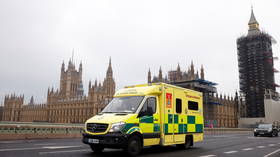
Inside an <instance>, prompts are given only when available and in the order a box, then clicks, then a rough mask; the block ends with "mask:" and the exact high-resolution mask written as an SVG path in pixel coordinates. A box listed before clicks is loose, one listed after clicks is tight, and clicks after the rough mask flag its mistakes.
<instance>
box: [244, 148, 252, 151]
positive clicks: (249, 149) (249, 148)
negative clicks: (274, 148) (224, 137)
mask: <svg viewBox="0 0 280 157" xmlns="http://www.w3.org/2000/svg"><path fill="white" fill-rule="evenodd" d="M253 149H254V148H244V149H242V150H245V151H247V150H253Z"/></svg>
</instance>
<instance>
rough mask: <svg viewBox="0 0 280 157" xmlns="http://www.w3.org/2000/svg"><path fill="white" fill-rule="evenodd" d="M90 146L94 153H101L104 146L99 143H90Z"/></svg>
mask: <svg viewBox="0 0 280 157" xmlns="http://www.w3.org/2000/svg"><path fill="white" fill-rule="evenodd" d="M90 148H91V150H92V151H93V152H94V153H102V151H103V150H104V147H102V146H100V145H90Z"/></svg>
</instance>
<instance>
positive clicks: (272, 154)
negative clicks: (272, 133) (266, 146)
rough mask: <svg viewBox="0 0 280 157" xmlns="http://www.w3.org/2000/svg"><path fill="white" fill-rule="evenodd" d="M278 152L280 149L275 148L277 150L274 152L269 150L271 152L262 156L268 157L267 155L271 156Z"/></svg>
mask: <svg viewBox="0 0 280 157" xmlns="http://www.w3.org/2000/svg"><path fill="white" fill-rule="evenodd" d="M278 152H280V149H277V150H275V151H274V152H271V153H269V154H267V155H265V156H263V157H269V156H271V155H273V154H275V153H278Z"/></svg>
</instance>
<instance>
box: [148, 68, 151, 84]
mask: <svg viewBox="0 0 280 157" xmlns="http://www.w3.org/2000/svg"><path fill="white" fill-rule="evenodd" d="M148 83H152V76H151V70H150V68H149V71H148Z"/></svg>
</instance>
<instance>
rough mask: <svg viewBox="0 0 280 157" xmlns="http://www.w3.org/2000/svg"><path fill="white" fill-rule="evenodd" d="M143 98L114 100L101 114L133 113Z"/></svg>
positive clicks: (133, 97) (132, 97)
mask: <svg viewBox="0 0 280 157" xmlns="http://www.w3.org/2000/svg"><path fill="white" fill-rule="evenodd" d="M143 98H144V96H129V97H119V98H114V99H113V100H112V101H111V102H110V103H109V104H108V105H107V106H106V107H105V108H104V110H103V111H102V113H135V112H136V110H137V109H138V107H139V105H140V103H141V102H142V100H143Z"/></svg>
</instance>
